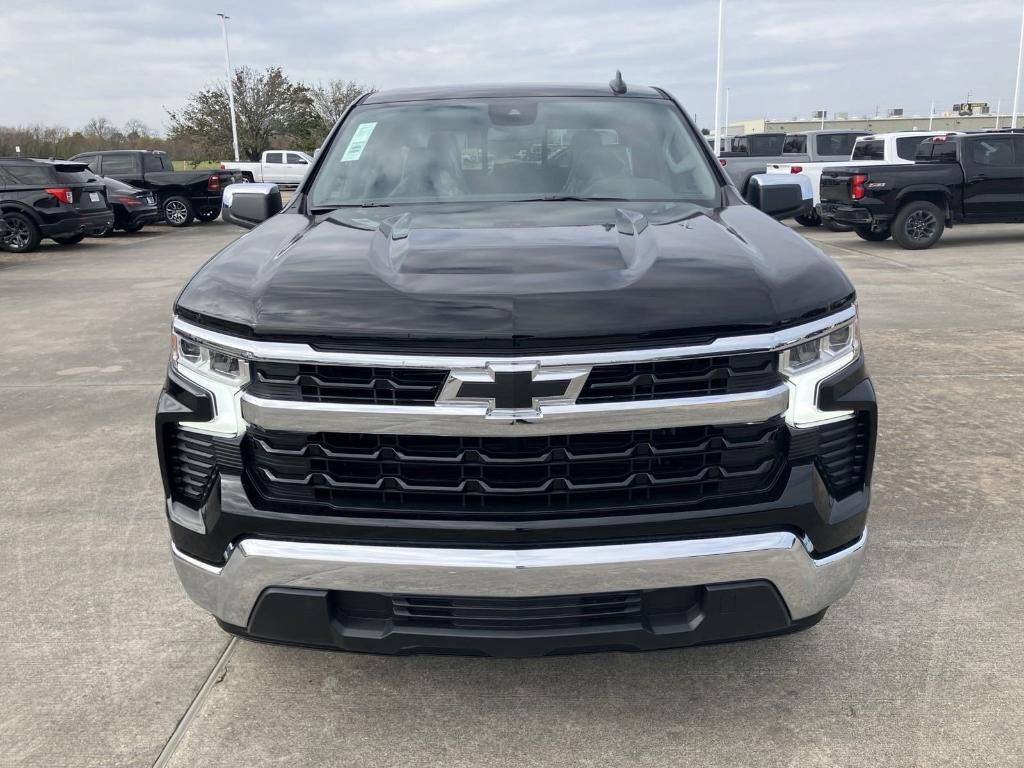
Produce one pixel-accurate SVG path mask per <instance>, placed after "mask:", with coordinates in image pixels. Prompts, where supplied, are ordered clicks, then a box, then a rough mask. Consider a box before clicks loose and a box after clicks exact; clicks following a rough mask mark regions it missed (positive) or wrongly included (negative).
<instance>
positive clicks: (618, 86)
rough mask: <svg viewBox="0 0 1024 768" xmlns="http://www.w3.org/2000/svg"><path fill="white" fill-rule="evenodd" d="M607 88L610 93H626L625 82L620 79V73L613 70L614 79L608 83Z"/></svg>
mask: <svg viewBox="0 0 1024 768" xmlns="http://www.w3.org/2000/svg"><path fill="white" fill-rule="evenodd" d="M608 86H609V87H610V88H611V89H612V93H625V92H626V81H625V80H623V79H622V72H620V71H619V70H617V69H616V70H615V79H614V80H610V81H609V82H608Z"/></svg>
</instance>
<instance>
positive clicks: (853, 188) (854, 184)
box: [850, 173, 868, 200]
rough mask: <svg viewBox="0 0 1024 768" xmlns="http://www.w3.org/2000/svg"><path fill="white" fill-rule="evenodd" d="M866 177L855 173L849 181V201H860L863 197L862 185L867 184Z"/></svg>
mask: <svg viewBox="0 0 1024 768" xmlns="http://www.w3.org/2000/svg"><path fill="white" fill-rule="evenodd" d="M867 181H868V177H867V175H866V174H863V173H855V174H854V175H853V177H852V178H851V179H850V199H851V200H861V199H863V197H864V185H865V184H866V183H867Z"/></svg>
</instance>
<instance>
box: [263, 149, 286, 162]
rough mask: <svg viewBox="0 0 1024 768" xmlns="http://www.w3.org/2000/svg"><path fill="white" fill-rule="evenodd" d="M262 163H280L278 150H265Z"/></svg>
mask: <svg viewBox="0 0 1024 768" xmlns="http://www.w3.org/2000/svg"><path fill="white" fill-rule="evenodd" d="M263 162H264V163H268V164H271V163H272V164H274V165H280V164H281V163H282V162H283V160H282V159H281V153H280V152H267V155H266V158H265V159H264V160H263Z"/></svg>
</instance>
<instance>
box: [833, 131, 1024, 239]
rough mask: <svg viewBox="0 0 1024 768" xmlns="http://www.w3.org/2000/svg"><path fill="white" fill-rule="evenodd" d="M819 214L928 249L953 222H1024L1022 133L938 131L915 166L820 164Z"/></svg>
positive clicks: (869, 234)
mask: <svg viewBox="0 0 1024 768" xmlns="http://www.w3.org/2000/svg"><path fill="white" fill-rule="evenodd" d="M821 214H822V217H823V218H825V219H831V220H834V221H837V222H839V223H841V224H850V225H853V227H854V229H855V230H856V232H857V234H858V235H860V237H862V238H863V239H864V240H872V241H881V240H885V239H887V238H889V237H890V236H891V237H892V238H893V240H895V241H896V242H897V243H899V244H900V245H901V246H903V247H904V248H908V249H911V250H921V249H924V248H931V247H932V246H933V245H935V243H937V242H938V241H939V238H940V237H942V232H943V230H944V229H945V228H946V227H951V226H953V225H954V224H982V223H1001V222H1010V223H1013V222H1024V134H1020V133H1006V132H997V133H984V134H958V135H950V136H937V137H934V138H931V139H926V140H925V141H923V142H921V144H920V145H919V146H918V148H917V153H916V155H915V157H914V164H913V165H865V166H856V165H854V166H845V167H842V168H826V169H825V170H824V171H823V172H822V174H821Z"/></svg>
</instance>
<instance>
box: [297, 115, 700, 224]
mask: <svg viewBox="0 0 1024 768" xmlns="http://www.w3.org/2000/svg"><path fill="white" fill-rule="evenodd" d="M718 194H719V182H718V180H717V179H716V177H715V175H714V173H713V172H712V170H711V168H710V166H709V163H708V161H707V158H706V157H705V156H704V154H703V153H702V151H701V150H700V148H699V145H698V143H697V139H696V137H695V136H694V134H693V133H692V131H691V130H689V129H688V128H687V127H686V125H685V124H684V123H683V121H682V120H681V117H680V114H679V112H678V111H677V110H676V109H675V108H674V106H673V105H672V104H671V103H670V102H667V101H655V100H650V101H649V102H644V101H640V100H634V99H631V100H629V103H628V104H627V103H624V101H623V100H621V99H611V98H606V99H580V98H571V99H559V98H535V99H491V100H451V101H429V102H409V103H404V104H395V105H381V106H368V107H362V108H359V109H357V110H356V111H355V112H354V113H353V115H352V116H351V117H350V118H349V119H348V120H347V121H346V123H345V126H344V128H343V130H342V132H341V134H340V135H339V136H338V137H337V138H336V139H335V141H334V142H332V144H331V148H330V150H329V152H328V156H327V157H326V158H325V161H324V166H323V168H322V169H321V170H320V172H319V173H318V174H317V175H316V179H315V181H314V184H313V187H312V189H311V191H310V197H311V202H312V204H313V205H314V206H330V205H359V204H363V203H366V202H380V203H387V204H398V203H434V202H477V201H515V200H532V199H537V198H547V197H562V196H571V197H585V198H616V199H623V200H637V201H640V200H654V201H663V200H665V201H676V200H682V201H688V202H693V203H696V204H699V205H706V206H711V205H714V204H715V203H716V201H717V199H718Z"/></svg>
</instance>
